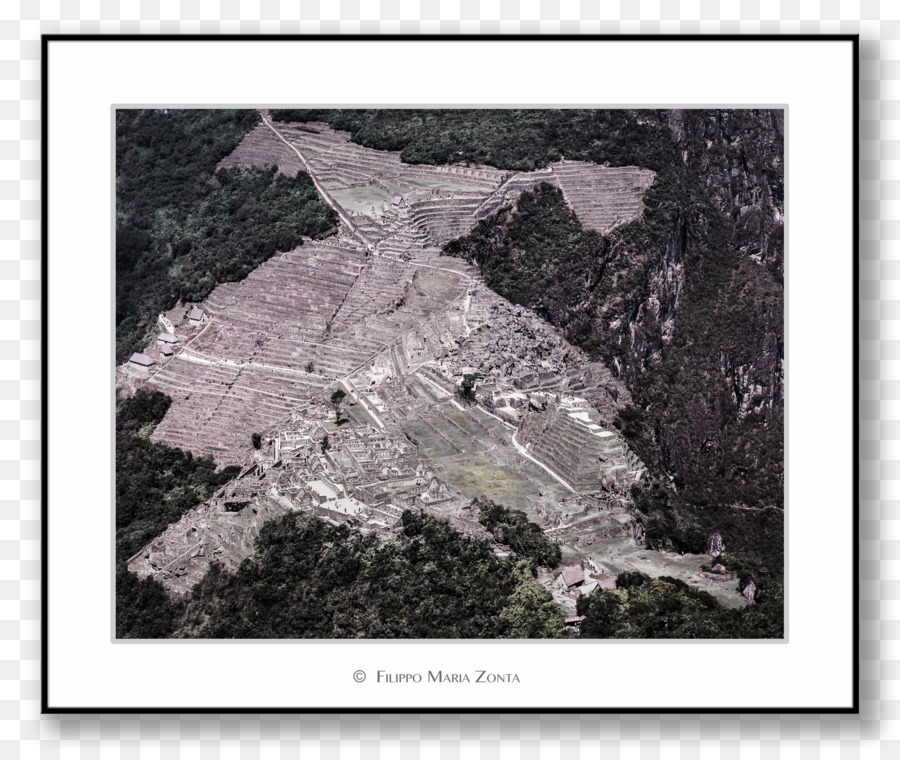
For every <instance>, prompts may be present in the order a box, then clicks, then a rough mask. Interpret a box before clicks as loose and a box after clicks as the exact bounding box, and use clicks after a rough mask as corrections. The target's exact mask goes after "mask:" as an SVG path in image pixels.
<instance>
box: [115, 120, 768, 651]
mask: <svg viewBox="0 0 900 760" xmlns="http://www.w3.org/2000/svg"><path fill="white" fill-rule="evenodd" d="M783 229H784V115H783V112H782V111H772V110H653V111H649V110H647V111H634V110H602V109H597V110H573V109H554V110H502V109H496V110H434V109H432V110H415V109H397V110H386V109H370V110H352V109H343V110H304V109H292V110H285V109H281V110H274V109H273V110H266V109H260V110H180V109H178V110H176V109H169V110H166V109H157V110H136V109H123V110H120V111H118V112H117V116H116V239H115V243H116V365H117V367H116V399H115V405H116V449H115V452H116V504H115V526H116V569H115V572H116V622H117V636H118V637H119V638H162V637H174V638H255V639H271V638H295V637H303V638H318V639H329V638H442V639H466V638H561V639H585V638H714V639H715V638H744V639H748V638H750V639H755V638H782V637H783V635H784V569H783V563H784V442H783V436H784V432H783V420H784V238H783Z"/></svg>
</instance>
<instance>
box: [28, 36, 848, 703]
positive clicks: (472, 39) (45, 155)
mask: <svg viewBox="0 0 900 760" xmlns="http://www.w3.org/2000/svg"><path fill="white" fill-rule="evenodd" d="M548 39H552V40H554V41H558V42H565V43H567V44H572V45H579V44H583V43H586V42H603V43H610V44H615V45H620V44H621V45H627V44H630V43H638V42H640V43H647V42H652V43H654V44H657V43H659V44H666V43H685V42H694V43H697V42H699V43H703V44H707V43H717V42H718V43H721V42H728V43H736V44H738V45H747V46H750V45H759V44H761V43H776V44H777V43H784V42H802V43H804V44H810V45H816V44H817V43H820V42H838V43H846V44H847V45H850V46H851V47H852V67H853V70H852V82H853V88H852V103H851V104H850V106H849V107H850V110H851V113H852V122H853V129H852V143H853V144H852V161H853V188H852V205H853V208H852V210H851V211H850V213H851V214H852V235H853V248H852V251H849V252H848V254H850V255H852V258H853V264H852V273H853V282H852V319H853V323H854V325H853V345H852V360H853V366H854V373H853V382H852V399H841V401H840V403H841V404H842V405H848V404H852V407H851V409H852V419H853V442H852V456H853V462H852V480H853V484H852V493H853V503H852V505H851V507H850V509H851V510H852V516H851V519H852V524H853V534H852V536H851V537H850V541H851V545H852V551H851V563H852V572H853V578H852V609H853V615H854V619H853V631H852V639H853V642H852V652H850V653H849V656H851V657H852V693H851V694H850V695H849V701H848V702H847V703H846V704H842V705H820V704H810V705H804V706H796V705H791V704H776V705H754V704H747V705H740V706H733V707H731V706H725V707H722V706H719V705H715V704H709V705H697V704H693V705H687V704H686V705H679V706H666V705H657V706H653V705H634V704H623V705H617V706H615V707H609V706H602V707H596V708H590V707H585V708H581V707H578V708H576V707H559V706H554V705H553V704H552V703H548V704H546V705H540V706H531V707H521V706H517V707H515V708H511V707H508V706H493V705H490V704H478V705H472V704H464V703H462V702H460V703H459V704H457V705H452V706H442V707H428V706H425V707H423V706H420V705H416V704H412V703H411V704H408V705H406V706H398V705H393V704H392V705H388V706H386V707H384V708H382V707H378V706H375V707H373V706H367V705H355V704H352V703H348V704H346V705H328V704H323V705H321V706H315V707H300V708H298V707H292V706H290V705H285V704H277V705H271V706H265V707H259V706H252V707H248V706H227V705H226V706H222V705H218V706H217V705H211V706H208V707H198V706H195V705H189V704H181V703H177V702H176V703H174V704H147V705H140V706H129V705H115V704H106V705H83V704H79V705H73V704H61V703H59V702H58V701H55V700H53V699H52V698H51V691H50V688H51V684H52V683H53V678H54V677H55V672H54V667H55V662H54V652H53V651H52V648H51V646H50V644H49V640H50V629H49V626H50V623H51V621H52V616H51V611H50V609H49V605H48V599H49V597H50V588H49V577H50V572H49V569H50V565H51V563H52V562H53V545H52V543H51V530H50V529H51V517H50V504H52V503H53V502H54V500H57V499H61V498H64V494H62V493H60V492H58V491H54V490H51V489H50V488H49V487H48V486H49V480H50V471H51V468H52V467H53V466H54V460H53V458H52V457H51V456H50V451H49V448H48V437H49V435H50V430H49V424H48V423H49V421H50V420H51V419H52V417H53V415H54V414H55V413H56V412H57V410H58V406H54V404H52V403H49V392H50V383H49V378H50V376H52V375H53V373H54V372H56V373H58V372H62V371H64V370H63V369H62V368H61V367H59V366H54V363H53V359H52V357H51V355H50V350H51V349H52V348H53V344H52V343H51V337H50V334H49V325H50V324H51V323H50V320H51V319H52V318H54V317H53V315H52V313H51V310H50V308H49V307H50V306H51V304H50V302H49V295H50V294H49V290H48V288H49V285H50V283H52V282H53V280H52V277H53V276H54V273H53V271H52V267H51V266H50V265H51V264H52V263H53V259H52V258H51V253H50V246H49V236H50V230H49V222H50V219H51V218H52V215H53V214H54V207H53V205H52V204H51V203H50V202H49V189H48V188H49V184H50V181H51V174H50V172H51V169H52V167H53V163H52V162H53V160H54V156H53V155H51V154H49V152H48V143H49V132H48V130H49V128H50V126H51V125H52V123H53V120H54V119H60V118H63V117H61V116H60V115H58V114H55V113H54V111H53V104H52V102H51V101H50V97H51V91H50V86H51V85H52V82H51V81H50V80H49V79H48V77H49V76H50V66H49V64H50V61H52V58H53V55H54V51H55V49H56V48H57V46H58V45H60V44H62V43H66V44H71V43H76V44H77V43H85V42H101V43H110V48H111V52H112V47H113V46H112V43H121V42H128V43H139V44H140V45H159V44H160V43H166V44H181V43H203V44H207V45H215V44H217V43H221V42H242V43H243V42H249V41H252V42H257V43H266V44H270V43H271V44H273V45H278V44H281V43H286V42H290V43H305V42H323V41H325V42H335V43H340V44H342V45H344V44H346V45H348V46H349V45H352V44H355V43H360V42H377V43H381V42H403V43H406V42H408V41H411V40H415V41H418V42H429V43H434V44H440V45H453V44H459V43H461V42H466V43H489V42H490V43H502V44H503V45H508V46H510V47H511V48H514V47H515V46H516V45H517V44H520V43H522V42H545V41H547V40H548ZM41 65H42V83H41V140H42V147H41V182H42V188H43V192H42V201H41V204H42V205H41V212H42V213H41V241H42V260H41V287H42V291H41V330H42V331H41V398H42V414H41V444H42V448H41V480H42V485H43V489H42V504H41V540H42V554H41V567H42V574H41V613H42V614H41V639H42V641H41V647H42V652H41V676H42V687H43V688H42V695H41V711H42V713H44V714H103V713H120V714H135V713H144V712H154V713H165V714H180V713H197V714H219V713H231V714H239V713H249V712H258V713H345V712H346V713H398V714H404V713H416V714H419V713H425V712H428V713H447V712H454V713H509V712H515V713H535V714H536V713H546V712H553V713H567V714H571V713H598V714H603V713H616V714H619V713H632V714H633V713H661V714H679V713H688V712H689V713H706V714H735V713H748V712H752V713H762V714H776V713H786V712H790V713H798V714H825V713H843V714H847V713H850V714H858V712H859V708H860V695H859V551H858V542H859V536H858V522H859V485H858V483H859V443H858V439H859V421H858V408H859V377H858V372H857V370H856V368H857V367H858V364H859V340H860V335H859V295H860V294H859V285H858V281H859V166H858V165H859V145H858V142H859V132H858V122H859V84H858V81H859V36H858V35H822V36H814V37H813V36H804V35H757V36H740V35H721V36H704V35H685V36H673V35H660V36H656V37H652V38H650V37H645V36H634V35H623V36H608V35H583V36H574V35H558V36H554V37H552V38H551V37H546V36H540V35H522V36H515V37H511V36H502V35H485V36H469V35H461V36H455V37H445V36H433V35H423V36H417V37H408V36H403V35H381V36H375V35H359V36H354V37H347V36H339V35H321V36H305V35H284V36H277V35H254V36H251V35H221V36H205V35H156V36H142V35H115V36H111V35H110V36H107V35H44V36H43V37H42V40H41ZM845 107H846V104H845ZM848 295H849V294H848ZM97 665H98V667H102V663H97Z"/></svg>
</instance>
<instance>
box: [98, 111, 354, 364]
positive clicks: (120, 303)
mask: <svg viewBox="0 0 900 760" xmlns="http://www.w3.org/2000/svg"><path fill="white" fill-rule="evenodd" d="M258 120H259V115H258V114H257V113H256V112H255V111H234V110H230V111H229V110H209V111H206V110H203V111H200V110H185V109H173V110H169V111H162V110H119V111H117V112H116V361H117V362H121V361H124V360H125V359H126V358H127V357H128V355H129V354H130V353H131V352H132V351H135V350H140V348H141V347H143V346H144V345H146V343H147V341H148V339H149V338H150V337H152V336H151V333H152V331H153V330H154V329H155V323H156V316H157V314H158V313H159V312H160V311H165V310H168V309H171V308H172V307H173V306H175V305H176V303H178V301H179V300H181V301H199V300H202V299H203V298H205V297H206V296H207V295H208V294H209V293H210V291H211V290H212V289H213V288H214V287H215V286H216V285H218V284H219V283H221V282H228V281H236V280H241V279H243V278H244V277H246V276H247V275H248V274H249V273H250V272H251V271H252V270H253V269H254V268H255V267H257V266H258V265H259V264H261V263H262V262H263V261H265V260H266V259H267V258H269V257H270V256H272V254H274V253H275V252H276V251H286V250H290V249H292V248H294V247H295V246H297V245H299V244H300V243H301V242H302V241H303V239H304V238H305V237H325V236H327V235H330V234H332V233H334V232H335V231H336V229H337V219H336V216H335V214H334V212H333V211H332V210H331V209H330V208H329V207H328V206H327V205H325V204H324V203H322V202H321V201H320V200H319V198H318V195H317V193H316V191H315V188H314V187H313V185H312V182H311V180H310V179H309V177H308V176H307V175H306V174H303V173H301V174H299V175H298V176H297V177H294V178H289V177H286V176H284V175H280V176H276V169H275V167H267V168H264V169H249V168H233V169H228V170H223V171H221V172H218V173H216V172H215V168H216V165H217V164H218V163H219V161H221V160H222V159H223V158H224V157H225V156H227V155H228V154H229V153H231V152H232V151H233V150H234V148H235V147H237V145H238V143H239V142H240V141H241V138H243V136H244V135H245V134H246V133H247V131H249V130H250V129H252V127H253V126H254V125H255V124H256V123H257V122H258Z"/></svg>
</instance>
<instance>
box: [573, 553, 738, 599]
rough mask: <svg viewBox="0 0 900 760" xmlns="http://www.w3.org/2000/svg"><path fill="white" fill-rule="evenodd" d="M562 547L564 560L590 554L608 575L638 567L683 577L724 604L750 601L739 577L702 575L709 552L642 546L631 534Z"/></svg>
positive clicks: (652, 573)
mask: <svg viewBox="0 0 900 760" xmlns="http://www.w3.org/2000/svg"><path fill="white" fill-rule="evenodd" d="M562 550H563V562H571V561H575V560H578V559H583V558H585V557H590V558H591V559H592V560H593V561H594V562H595V563H596V564H597V567H598V568H601V570H602V571H603V572H604V573H605V574H606V575H618V574H619V573H623V572H625V571H635V570H639V571H640V572H642V573H644V574H645V575H649V576H650V577H651V578H659V577H661V576H663V575H667V576H670V577H672V578H677V579H678V580H682V581H684V582H685V583H687V584H688V585H689V586H692V587H693V588H696V589H699V590H701V591H708V592H709V593H710V594H712V595H713V596H714V597H715V598H716V601H718V602H719V603H720V604H722V605H723V606H725V607H731V608H735V607H745V606H746V605H748V604H749V603H750V602H748V601H747V599H746V598H745V597H744V596H743V594H741V593H740V592H739V591H738V589H737V580H733V581H713V580H709V579H707V578H701V577H700V575H699V573H700V569H701V566H702V565H704V564H705V565H709V564H712V560H711V558H710V557H709V556H708V555H706V554H684V555H677V554H671V553H668V552H657V551H650V550H649V549H646V548H644V547H643V546H636V545H635V543H634V541H633V540H632V539H631V538H630V537H628V538H613V539H609V540H608V541H598V542H597V543H595V544H592V545H591V546H579V547H573V546H570V545H568V544H564V545H563V547H562Z"/></svg>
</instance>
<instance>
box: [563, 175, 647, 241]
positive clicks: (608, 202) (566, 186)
mask: <svg viewBox="0 0 900 760" xmlns="http://www.w3.org/2000/svg"><path fill="white" fill-rule="evenodd" d="M550 168H551V169H552V170H553V174H554V175H555V176H556V179H557V183H558V185H559V187H560V188H561V189H562V191H563V195H564V196H565V198H566V202H567V203H568V204H569V205H570V206H571V207H572V209H573V210H574V211H575V214H576V216H577V217H578V219H579V220H580V221H581V223H582V224H583V225H584V226H585V227H588V228H590V229H595V230H599V231H600V232H609V231H610V230H611V229H612V228H613V227H615V226H617V225H619V224H623V223H625V222H629V221H631V220H632V219H637V218H638V217H639V216H640V215H641V213H642V211H643V210H644V204H643V197H644V193H646V192H647V190H648V189H649V188H650V185H652V184H653V180H654V179H655V178H656V173H655V172H653V171H650V169H639V168H638V167H636V166H622V167H609V166H598V165H597V164H592V163H588V162H584V161H561V162H560V163H556V164H551V165H550Z"/></svg>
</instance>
